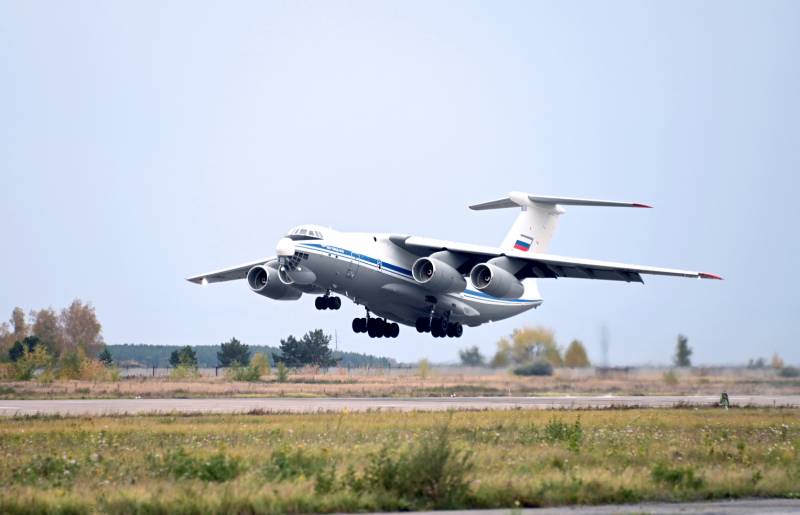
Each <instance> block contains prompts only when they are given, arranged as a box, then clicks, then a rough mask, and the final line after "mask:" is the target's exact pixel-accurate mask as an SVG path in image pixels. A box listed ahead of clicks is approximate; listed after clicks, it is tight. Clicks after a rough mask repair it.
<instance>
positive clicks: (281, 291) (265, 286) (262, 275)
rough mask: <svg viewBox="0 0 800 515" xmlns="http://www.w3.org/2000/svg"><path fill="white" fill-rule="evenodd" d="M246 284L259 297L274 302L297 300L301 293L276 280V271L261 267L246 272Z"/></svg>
mask: <svg viewBox="0 0 800 515" xmlns="http://www.w3.org/2000/svg"><path fill="white" fill-rule="evenodd" d="M247 284H248V285H250V289H251V290H253V291H254V292H255V293H258V294H259V295H263V296H265V297H269V298H270V299H275V300H297V299H299V298H300V297H301V296H302V295H303V292H301V291H300V290H298V289H297V288H293V287H292V286H289V285H288V284H285V283H283V282H282V281H281V280H280V279H279V278H278V271H277V270H273V269H271V268H268V267H266V266H263V265H257V266H254V267H253V268H251V269H250V271H249V272H247Z"/></svg>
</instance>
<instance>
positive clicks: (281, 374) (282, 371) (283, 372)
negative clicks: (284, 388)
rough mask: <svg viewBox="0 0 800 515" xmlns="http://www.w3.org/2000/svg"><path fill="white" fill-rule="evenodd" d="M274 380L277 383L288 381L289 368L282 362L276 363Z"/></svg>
mask: <svg viewBox="0 0 800 515" xmlns="http://www.w3.org/2000/svg"><path fill="white" fill-rule="evenodd" d="M275 378H276V379H277V381H278V382H279V383H285V382H286V381H287V380H288V379H289V368H288V367H287V366H286V364H285V363H284V362H283V361H279V362H278V367H277V371H276V377H275Z"/></svg>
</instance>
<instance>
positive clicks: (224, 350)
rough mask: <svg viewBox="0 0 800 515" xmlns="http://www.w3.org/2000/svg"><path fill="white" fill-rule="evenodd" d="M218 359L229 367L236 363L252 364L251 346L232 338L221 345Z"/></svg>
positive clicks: (224, 365) (222, 364)
mask: <svg viewBox="0 0 800 515" xmlns="http://www.w3.org/2000/svg"><path fill="white" fill-rule="evenodd" d="M217 361H219V364H220V365H221V366H223V367H229V366H231V365H232V364H234V363H238V364H240V365H242V366H247V365H249V364H250V347H249V346H248V345H244V344H243V343H242V342H240V341H239V340H237V339H236V338H231V341H229V342H226V343H223V344H221V345H220V351H219V352H217Z"/></svg>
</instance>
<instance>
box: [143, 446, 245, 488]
mask: <svg viewBox="0 0 800 515" xmlns="http://www.w3.org/2000/svg"><path fill="white" fill-rule="evenodd" d="M148 460H149V461H150V465H151V468H153V469H154V470H155V471H156V473H159V474H168V475H171V476H173V477H175V478H176V479H200V480H201V481H215V482H218V483H221V482H224V481H229V480H231V479H234V478H236V476H238V475H239V474H240V473H241V472H242V470H243V467H242V464H241V460H239V458H235V457H232V456H228V455H226V454H225V453H223V452H221V451H220V452H218V453H216V454H213V455H211V456H209V457H207V458H198V457H195V456H190V455H189V454H188V453H187V452H186V451H185V450H184V449H176V450H170V451H168V452H167V453H166V454H165V455H164V456H158V455H150V456H148Z"/></svg>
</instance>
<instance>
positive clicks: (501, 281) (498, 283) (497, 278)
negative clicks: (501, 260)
mask: <svg viewBox="0 0 800 515" xmlns="http://www.w3.org/2000/svg"><path fill="white" fill-rule="evenodd" d="M469 279H470V281H472V284H473V285H474V286H475V288H476V289H477V290H479V291H482V292H484V293H488V294H489V295H491V296H492V297H501V298H506V299H518V298H520V297H522V294H523V293H524V292H525V286H524V285H523V284H522V282H521V281H520V280H519V279H517V278H516V277H514V274H512V273H511V272H509V271H508V270H504V269H502V268H500V267H499V266H497V265H493V264H491V263H479V264H477V265H475V266H474V267H472V271H470V273H469Z"/></svg>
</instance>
